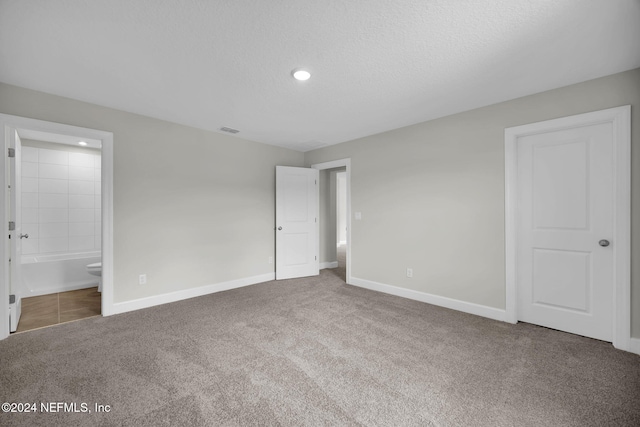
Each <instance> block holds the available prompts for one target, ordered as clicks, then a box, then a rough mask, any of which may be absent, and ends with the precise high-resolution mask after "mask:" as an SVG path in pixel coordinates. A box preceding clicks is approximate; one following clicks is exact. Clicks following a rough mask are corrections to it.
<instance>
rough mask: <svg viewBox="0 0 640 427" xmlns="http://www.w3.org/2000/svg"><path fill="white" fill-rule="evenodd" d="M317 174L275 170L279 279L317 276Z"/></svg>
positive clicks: (279, 167)
mask: <svg viewBox="0 0 640 427" xmlns="http://www.w3.org/2000/svg"><path fill="white" fill-rule="evenodd" d="M318 197H319V196H318V170H317V169H307V168H296V167H288V166H276V279H278V280H279V279H290V278H294V277H306V276H317V275H318V274H319V273H320V270H319V261H318V235H319V232H318Z"/></svg>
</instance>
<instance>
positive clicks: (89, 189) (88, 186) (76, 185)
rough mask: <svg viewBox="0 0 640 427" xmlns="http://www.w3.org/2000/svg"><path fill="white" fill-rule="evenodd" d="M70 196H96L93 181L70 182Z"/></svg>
mask: <svg viewBox="0 0 640 427" xmlns="http://www.w3.org/2000/svg"><path fill="white" fill-rule="evenodd" d="M69 194H95V192H94V182H93V180H92V181H78V180H69Z"/></svg>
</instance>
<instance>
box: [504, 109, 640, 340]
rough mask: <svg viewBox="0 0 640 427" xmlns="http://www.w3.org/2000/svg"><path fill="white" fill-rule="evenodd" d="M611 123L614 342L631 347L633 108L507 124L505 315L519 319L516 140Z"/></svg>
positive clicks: (515, 319)
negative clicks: (510, 125) (508, 125)
mask: <svg viewBox="0 0 640 427" xmlns="http://www.w3.org/2000/svg"><path fill="white" fill-rule="evenodd" d="M602 123H611V124H612V127H613V150H614V154H613V158H614V187H615V188H614V194H613V196H614V226H613V228H614V231H613V239H614V240H613V241H614V245H613V247H612V249H613V250H614V254H613V257H614V273H613V274H614V277H613V279H614V280H613V282H614V286H613V317H614V318H613V335H612V336H613V345H614V347H616V348H618V349H621V350H626V351H630V350H631V106H630V105H625V106H621V107H615V108H609V109H606V110H600V111H594V112H591V113H584V114H577V115H574V116H569V117H563V118H559V119H553V120H546V121H542V122H536V123H531V124H527V125H522V126H514V127H510V128H506V129H505V132H504V144H505V146H504V148H505V265H506V272H505V273H506V284H505V285H506V318H505V320H506V321H507V322H509V323H517V322H518V283H517V277H518V259H517V252H516V249H517V247H518V246H517V245H518V235H517V224H518V206H517V200H518V199H517V182H518V139H519V138H521V137H524V136H528V135H535V134H539V133H544V132H551V131H558V130H564V129H570V128H574V127H578V126H588V125H595V124H602Z"/></svg>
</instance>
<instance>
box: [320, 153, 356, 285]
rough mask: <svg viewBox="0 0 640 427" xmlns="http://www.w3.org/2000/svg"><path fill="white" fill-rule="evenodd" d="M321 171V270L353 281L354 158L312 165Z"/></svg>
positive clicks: (347, 280) (348, 281)
mask: <svg viewBox="0 0 640 427" xmlns="http://www.w3.org/2000/svg"><path fill="white" fill-rule="evenodd" d="M311 167H312V168H314V169H318V170H319V172H320V174H319V222H320V227H319V228H320V230H319V234H320V236H319V243H318V246H319V249H318V253H319V254H320V269H323V268H329V269H331V272H332V274H335V275H337V276H339V277H340V278H341V279H342V280H344V281H345V283H350V281H351V224H350V222H351V221H350V220H351V218H350V216H351V214H350V212H351V191H350V190H351V169H350V167H351V160H350V159H342V160H336V161H332V162H326V163H319V164H315V165H312V166H311Z"/></svg>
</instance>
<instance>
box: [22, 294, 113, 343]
mask: <svg viewBox="0 0 640 427" xmlns="http://www.w3.org/2000/svg"><path fill="white" fill-rule="evenodd" d="M101 295H102V294H101V293H100V292H98V288H97V287H95V288H88V289H78V290H77V291H68V292H60V293H57V294H49V295H41V296H37V297H29V298H23V299H22V314H21V315H20V322H19V323H18V330H17V331H16V332H24V331H29V330H31V329H37V328H42V327H45V326H51V325H57V324H58V323H65V322H70V321H72V320H79V319H84V318H86V317H92V316H98V315H100V312H101V311H100V307H101Z"/></svg>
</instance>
